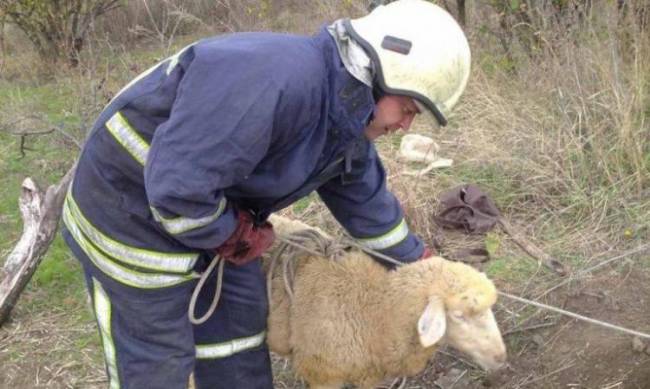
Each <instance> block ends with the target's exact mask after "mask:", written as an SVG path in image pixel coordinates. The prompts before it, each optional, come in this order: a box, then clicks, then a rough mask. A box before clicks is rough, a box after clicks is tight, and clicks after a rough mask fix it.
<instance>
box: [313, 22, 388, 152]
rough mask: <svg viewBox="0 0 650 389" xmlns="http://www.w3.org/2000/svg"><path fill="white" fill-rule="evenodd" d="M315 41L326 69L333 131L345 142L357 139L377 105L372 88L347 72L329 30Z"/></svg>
mask: <svg viewBox="0 0 650 389" xmlns="http://www.w3.org/2000/svg"><path fill="white" fill-rule="evenodd" d="M313 39H314V44H315V45H316V46H317V47H318V48H320V49H321V52H322V53H323V57H324V60H325V65H326V68H327V82H328V84H329V101H328V103H329V110H328V119H329V121H330V126H329V127H330V131H332V133H333V135H335V136H337V137H339V138H340V139H341V140H342V141H344V142H348V141H351V140H354V139H358V138H360V137H362V136H363V131H364V129H365V127H366V124H367V122H368V120H369V119H370V117H371V116H372V112H373V109H374V106H375V101H374V99H373V96H372V88H371V87H369V86H368V85H366V84H364V83H363V82H361V81H359V80H358V79H356V78H355V77H354V76H353V75H352V74H350V72H348V70H347V69H346V67H345V65H344V64H343V61H342V60H341V56H340V55H339V51H338V49H337V46H336V42H335V40H334V38H333V37H332V36H331V35H330V33H329V32H328V31H327V28H326V27H324V28H322V29H321V31H320V32H319V33H317V34H316V35H315V36H314V38H313Z"/></svg>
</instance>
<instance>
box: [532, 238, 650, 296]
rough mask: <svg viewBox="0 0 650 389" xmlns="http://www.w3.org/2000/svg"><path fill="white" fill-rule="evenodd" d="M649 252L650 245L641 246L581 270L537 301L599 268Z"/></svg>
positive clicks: (546, 292)
mask: <svg viewBox="0 0 650 389" xmlns="http://www.w3.org/2000/svg"><path fill="white" fill-rule="evenodd" d="M647 250H650V243H649V244H645V245H641V246H639V247H636V248H633V249H630V250H628V251H625V252H624V253H622V254H620V255H617V256H615V257H613V258H610V259H607V260H605V261H602V262H600V263H598V264H596V265H594V266H592V267H589V268H587V269H584V270H580V271H579V272H578V273H577V274H575V275H572V276H570V277H569V278H567V279H566V280H564V281H562V282H560V283H559V284H557V285H555V286H553V287H552V288H550V289H549V290H547V291H545V292H544V293H542V294H540V295H539V296H537V297H536V299H539V298H542V297H544V296H546V295H547V294H549V293H551V292H552V291H554V290H556V289H558V288H560V287H561V286H564V285H566V284H568V283H569V282H571V281H575V280H576V279H578V278H580V277H583V276H585V275H587V274H589V273H591V272H592V271H594V270H596V269H598V268H601V267H603V266H605V265H607V264H609V263H612V262H614V261H617V260H619V259H621V258H625V257H628V256H630V255H632V254H638V253H642V252H644V251H647Z"/></svg>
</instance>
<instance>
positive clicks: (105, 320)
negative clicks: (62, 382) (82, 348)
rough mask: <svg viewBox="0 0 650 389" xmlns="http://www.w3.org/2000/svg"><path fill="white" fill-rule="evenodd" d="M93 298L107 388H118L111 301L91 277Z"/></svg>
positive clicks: (100, 285) (97, 282)
mask: <svg viewBox="0 0 650 389" xmlns="http://www.w3.org/2000/svg"><path fill="white" fill-rule="evenodd" d="M93 296H94V297H93V300H94V305H95V316H97V323H98V324H99V332H100V334H101V338H102V345H103V346H104V359H105V361H106V370H107V371H108V387H109V389H119V388H120V380H119V377H118V373H117V358H116V353H115V343H114V342H113V334H112V330H111V301H110V300H109V298H108V295H107V294H106V291H105V290H104V288H103V287H102V284H100V283H99V281H97V279H95V278H94V277H93Z"/></svg>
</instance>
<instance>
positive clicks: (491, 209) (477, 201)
mask: <svg viewBox="0 0 650 389" xmlns="http://www.w3.org/2000/svg"><path fill="white" fill-rule="evenodd" d="M500 216H501V214H500V213H499V210H498V209H497V207H496V206H495V205H494V202H493V201H492V199H490V198H489V197H488V196H487V195H486V194H485V193H483V191H482V190H481V189H480V188H479V187H478V186H476V185H474V184H467V185H461V186H458V187H455V188H453V189H451V190H449V191H447V192H444V193H443V194H442V195H441V196H440V208H439V210H438V215H437V216H434V220H435V221H436V223H438V225H440V226H441V227H445V228H453V229H464V230H465V232H467V233H469V234H484V233H486V232H488V231H490V230H491V229H492V228H494V225H495V224H496V223H497V222H498V221H499V217H500Z"/></svg>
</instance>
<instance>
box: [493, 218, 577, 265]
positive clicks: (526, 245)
mask: <svg viewBox="0 0 650 389" xmlns="http://www.w3.org/2000/svg"><path fill="white" fill-rule="evenodd" d="M499 225H501V228H503V231H504V232H505V233H506V234H508V235H509V236H510V237H511V238H512V240H513V241H514V242H515V243H516V244H517V245H518V246H519V247H521V248H522V249H523V250H524V251H525V252H526V253H528V255H530V256H531V257H533V258H535V259H537V261H538V262H539V263H542V264H543V265H544V266H546V267H547V268H549V269H551V270H553V271H554V272H555V273H557V274H559V275H561V276H564V275H566V274H568V271H567V268H566V266H565V265H564V264H563V263H562V262H560V261H558V260H557V259H554V258H552V257H551V256H550V255H548V254H546V253H545V252H544V251H542V250H541V249H540V248H539V247H537V246H535V245H534V244H533V243H532V242H530V241H529V240H528V239H526V238H524V237H523V236H521V235H520V234H518V233H517V232H515V231H514V229H513V228H512V225H510V223H509V222H508V221H507V220H505V219H504V218H502V217H500V218H499Z"/></svg>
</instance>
